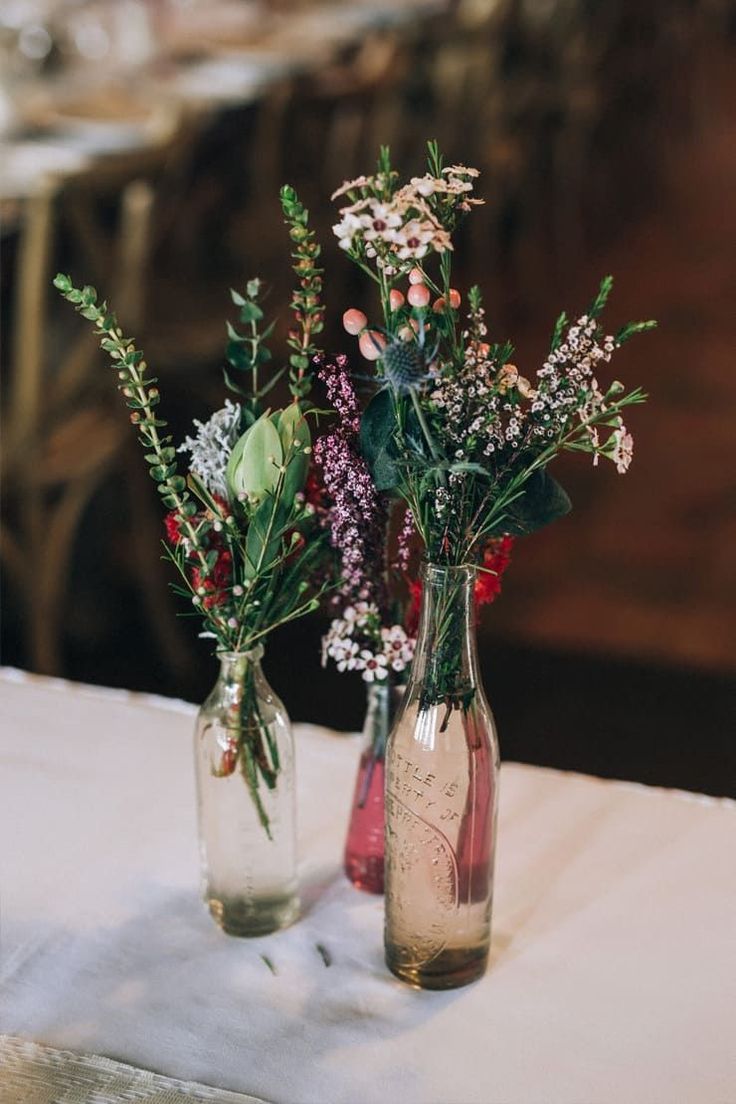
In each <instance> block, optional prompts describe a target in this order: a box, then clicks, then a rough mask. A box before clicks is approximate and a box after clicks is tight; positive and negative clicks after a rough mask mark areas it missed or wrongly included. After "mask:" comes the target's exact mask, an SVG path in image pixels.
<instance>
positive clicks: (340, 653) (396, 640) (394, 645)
mask: <svg viewBox="0 0 736 1104" xmlns="http://www.w3.org/2000/svg"><path fill="white" fill-rule="evenodd" d="M414 645H415V641H414V639H413V638H412V637H410V636H408V635H407V633H406V631H405V630H404V629H403V628H402V627H401V625H391V626H382V624H381V616H380V614H379V612H378V607H377V606H376V605H375V604H374V603H372V602H357V603H356V604H355V605H354V606H347V607H346V608H345V609H344V610H343V613H342V617H340V618H336V619H335V620H334V621H333V622H332V623H331V625H330V628H329V630H328V632H327V634H326V635H325V637H324V638H323V640H322V664H323V666H324V665H325V664H326V663H327V660H328V659H332V660H334V662H335V663H336V664H337V669H338V671H360V672H361V674H362V676H363V679H364V680H365V681H366V682H376V681H378V682H382V681H383V680H384V679H386V678H388V677H389V674H390V673H391V672H393V673H394V674H401V672H402V671H405V670H406V668H407V667H408V666H409V664H410V663H411V661H412V659H413V658H414Z"/></svg>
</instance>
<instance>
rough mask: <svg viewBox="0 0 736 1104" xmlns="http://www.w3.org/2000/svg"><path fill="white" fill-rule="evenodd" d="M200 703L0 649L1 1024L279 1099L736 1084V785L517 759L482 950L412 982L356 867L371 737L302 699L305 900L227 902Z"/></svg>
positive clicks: (675, 1102) (303, 1103)
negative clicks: (297, 904)
mask: <svg viewBox="0 0 736 1104" xmlns="http://www.w3.org/2000/svg"><path fill="white" fill-rule="evenodd" d="M349 685H350V684H349V683H348V682H347V681H346V693H347V692H350V690H349V689H348V686H349ZM354 690H355V692H356V693H360V692H361V691H360V686H359V685H357V684H356V685H354ZM193 715H194V707H192V706H190V705H186V704H184V703H182V702H175V701H168V700H164V699H159V698H154V697H147V696H142V695H135V694H129V693H127V692H121V691H110V690H104V689H99V688H92V687H86V686H78V685H73V684H69V683H64V682H60V681H55V680H49V679H43V678H38V677H30V676H26V675H22V674H20V673H18V672H14V671H11V670H5V671H4V672H3V673H2V674H0V764H1V766H2V778H3V801H2V807H1V808H0V841H1V845H2V846H1V857H0V889H1V891H2V964H1V967H0V979H1V982H2V985H1V988H0V1025H1V1027H0V1030H2V1031H3V1032H4V1033H6V1035H10V1036H17V1037H20V1038H22V1039H28V1040H34V1041H36V1042H37V1043H43V1044H46V1045H50V1046H53V1047H57V1048H61V1049H67V1050H70V1051H75V1052H80V1053H91V1054H96V1055H105V1056H107V1057H108V1058H113V1059H117V1060H119V1061H122V1062H127V1063H130V1064H131V1065H133V1066H136V1067H143V1068H145V1069H149V1070H154V1071H157V1072H159V1073H162V1074H166V1075H168V1076H170V1077H176V1078H179V1079H182V1080H184V1081H195V1082H201V1083H204V1084H205V1085H209V1086H215V1087H218V1088H222V1089H225V1090H232V1091H233V1092H239V1093H247V1094H252V1095H253V1096H255V1097H256V1098H260V1099H262V1100H266V1101H275V1102H284V1104H286V1102H288V1104H338V1102H340V1104H356V1102H360V1104H373V1102H375V1104H378V1102H379V1101H380V1102H382V1104H393V1102H395V1101H401V1102H402V1104H472V1102H478V1104H512V1102H518V1104H583V1102H584V1104H609V1102H610V1104H622V1102H624V1101H625V1102H626V1104H657V1102H661V1104H728V1102H730V1101H734V1100H736V1068H735V1067H734V1061H733V1024H734V1022H736V981H735V978H734V969H733V965H734V954H733V951H734V931H736V862H734V858H735V856H734V834H735V833H734V829H735V828H736V819H734V816H735V812H736V806H735V805H734V803H733V802H730V801H727V800H717V799H713V798H705V797H701V796H698V795H688V794H684V793H679V792H668V791H663V790H659V789H654V788H646V787H642V786H637V785H631V784H623V783H616V782H613V783H612V782H603V781H600V780H598V779H595V778H589V777H583V776H579V775H574V774H567V773H561V772H557V771H552V770H546V769H539V768H535V767H529V766H521V765H518V764H513V763H507V764H505V766H504V767H503V771H502V789H501V794H502V796H501V815H500V836H499V855H498V880H497V894H496V905H495V915H494V938H493V951H492V960H491V966H490V969H489V972H488V973H487V975H486V976H485V977H484V978H483V979H482V981H480V982H478V983H477V984H475V985H473V986H470V987H469V988H467V989H464V990H457V991H454V992H450V993H424V992H416V991H413V990H411V989H408V988H406V987H404V986H403V985H402V984H401V983H400V982H398V981H396V980H395V979H393V978H392V977H391V976H390V975H389V974H388V973H387V972H386V970H385V968H384V966H383V961H382V949H381V924H382V902H381V900H380V899H378V898H375V897H370V896H366V895H364V894H362V893H360V892H359V891H357V890H355V889H353V888H352V887H351V886H350V885H348V884H347V883H346V882H345V880H344V879H343V878H342V876H341V874H340V869H339V867H340V854H341V848H342V843H343V833H344V829H345V818H346V815H347V811H348V805H349V799H350V791H351V788H352V782H353V772H354V770H355V767H356V757H357V754H358V744H357V741H356V739H355V738H354V737H346V736H341V735H337V734H335V733H331V732H329V731H328V730H326V729H319V728H316V727H313V726H298V730H297V748H298V776H299V802H300V825H301V831H300V840H301V853H302V855H303V868H302V882H303V897H304V902H305V913H304V915H303V917H302V919H301V920H300V922H299V923H297V924H296V925H295V926H293V927H292V928H290V929H289V930H288V931H285V932H281V933H278V934H274V935H270V936H266V937H263V938H260V939H255V940H237V939H232V938H229V937H227V936H225V935H223V934H222V933H221V932H220V931H219V930H218V929H217V928H216V927H215V925H214V924H213V923H212V921H211V920H210V918H209V916H208V914H207V912H206V910H205V907H204V905H203V904H202V903H201V902H200V900H199V899H198V889H197V883H198V870H197V854H196V838H195V819H194V817H195V812H194V810H195V806H194V788H193V777H192V762H191V759H192V751H191V729H192V719H193ZM591 738H594V734H591ZM663 738H664V737H663ZM318 943H320V944H322V945H324V947H326V948H327V950H328V952H329V955H330V957H331V965H330V966H329V967H328V966H326V965H325V963H324V961H323V960H322V958H321V956H320V954H319V952H318V950H317V944H318ZM264 956H266V957H267V958H268V959H269V960H270V961H271V963H272V964H273V968H274V971H275V972H272V971H271V970H270V969H269V968H268V966H267V964H266V963H265V961H264ZM17 1045H20V1044H17ZM2 1099H3V1093H2V1075H1V1074H0V1100H2ZM44 1099H49V1100H50V1099H53V1100H56V1099H57V1098H56V1096H54V1097H48V1098H44ZM64 1099H66V1097H64ZM102 1099H105V1102H106V1104H107V1102H108V1100H109V1099H110V1100H112V1099H113V1098H112V1097H110V1098H109V1097H107V1096H104V1097H102ZM126 1099H128V1098H127V1097H126ZM130 1099H138V1097H130ZM141 1099H142V1098H141ZM167 1099H168V1098H167ZM172 1099H173V1098H172ZM182 1099H183V1098H182ZM198 1099H200V1098H198ZM201 1099H204V1097H201ZM207 1099H215V1100H216V1099H218V1098H217V1096H215V1097H207ZM223 1099H224V1098H223ZM24 1104H26V1102H25V1101H24ZM28 1104H35V1101H31V1100H29V1101H28Z"/></svg>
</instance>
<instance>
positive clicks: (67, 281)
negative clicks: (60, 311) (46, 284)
mask: <svg viewBox="0 0 736 1104" xmlns="http://www.w3.org/2000/svg"><path fill="white" fill-rule="evenodd" d="M54 287H55V288H57V289H58V290H59V291H60V292H61V293H62V295H63V294H66V292H67V291H71V288H72V281H71V277H70V276H65V275H64V273H63V272H57V273H56V275H55V276H54Z"/></svg>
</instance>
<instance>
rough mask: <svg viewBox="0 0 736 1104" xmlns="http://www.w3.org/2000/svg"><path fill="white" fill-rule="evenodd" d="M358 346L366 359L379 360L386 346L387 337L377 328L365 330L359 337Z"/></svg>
mask: <svg viewBox="0 0 736 1104" xmlns="http://www.w3.org/2000/svg"><path fill="white" fill-rule="evenodd" d="M358 348H359V349H360V351H361V353H362V354H363V356H364V357H365V359H366V360H378V358H379V357H380V355H381V353H382V352H383V350H384V349H385V348H386V338H385V337H384V336H383V334H380V333H378V331H377V330H365V331H364V332H363V333H362V334H361V335H360V338H359V339H358Z"/></svg>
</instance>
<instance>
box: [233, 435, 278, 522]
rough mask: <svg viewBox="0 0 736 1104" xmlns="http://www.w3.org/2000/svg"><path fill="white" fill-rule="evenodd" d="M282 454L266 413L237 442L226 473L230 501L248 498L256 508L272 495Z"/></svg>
mask: <svg viewBox="0 0 736 1104" xmlns="http://www.w3.org/2000/svg"><path fill="white" fill-rule="evenodd" d="M283 461H284V452H283V448H282V445H281V438H280V437H279V433H278V430H277V429H276V426H275V425H274V424H273V422H272V421H271V419H270V418H269V416H268V415H267V414H262V415H261V417H260V418H259V419H258V421H256V422H254V423H253V425H252V426H250V427H249V428H248V429H247V430H246V431H245V433H244V434H243V436H242V437H241V438H240V439H239V440H238V441H236V443H235V446H234V448H233V451H232V453H231V454H230V459H229V461H228V465H227V468H226V471H225V481H226V483H227V487H228V492H229V495H230V500H231V501H235V500H240V501H241V502H242V501H244V499H247V500H248V501H249V502H250V503H251V504H252V505H257V504H258V503H259V502H261V501H262V499H263V498H264V497H265V496H266V495H267V494H270V493H272V492H273V491H274V490H275V488H276V484H277V482H278V479H279V467H280V466H281V464H282V463H283Z"/></svg>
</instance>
